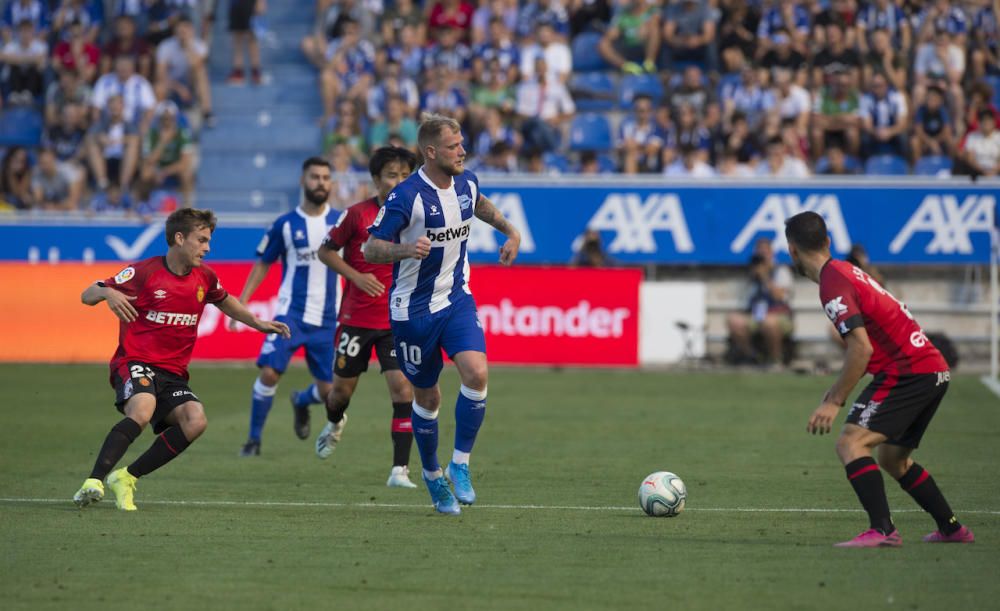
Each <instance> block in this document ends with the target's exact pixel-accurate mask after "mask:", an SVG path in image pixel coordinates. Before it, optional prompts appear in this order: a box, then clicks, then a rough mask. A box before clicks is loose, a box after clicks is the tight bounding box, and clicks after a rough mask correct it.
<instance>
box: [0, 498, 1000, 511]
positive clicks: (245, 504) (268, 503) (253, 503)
mask: <svg viewBox="0 0 1000 611" xmlns="http://www.w3.org/2000/svg"><path fill="white" fill-rule="evenodd" d="M0 503H22V504H30V503H46V504H52V503H65V504H67V505H68V504H70V503H72V500H71V499H68V498H67V499H45V498H23V497H21V498H0ZM139 504H140V505H176V506H182V507H183V506H188V507H291V508H294V507H327V508H352V507H356V508H359V509H368V508H375V509H400V508H401V509H430V505H426V504H415V503H336V502H326V501H204V500H192V501H164V500H145V501H140V502H139ZM476 507H480V508H482V509H510V510H516V511H536V510H558V511H638V510H639V508H638V507H615V506H587V505H489V504H482V505H480V504H477V505H476ZM684 511H705V512H714V513H860V512H862V510H861V509H847V508H838V507H831V508H823V507H690V506H688V507H686V508H685V509H684ZM893 513H923V510H922V509H895V510H893ZM955 513H958V514H981V515H1000V511H997V510H992V509H965V510H961V511H956V512H955Z"/></svg>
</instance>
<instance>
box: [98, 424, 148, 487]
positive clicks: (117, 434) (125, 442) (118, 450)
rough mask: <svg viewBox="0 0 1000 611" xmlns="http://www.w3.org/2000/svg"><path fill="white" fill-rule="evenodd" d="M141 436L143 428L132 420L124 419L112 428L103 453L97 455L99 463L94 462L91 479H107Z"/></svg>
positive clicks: (106, 438) (102, 449) (105, 440)
mask: <svg viewBox="0 0 1000 611" xmlns="http://www.w3.org/2000/svg"><path fill="white" fill-rule="evenodd" d="M140 434H142V427H141V426H139V423H138V422H136V421H135V420H132V419H131V418H122V419H121V420H120V421H119V422H118V424H116V425H114V426H113V427H111V431H110V432H109V433H108V436H107V437H105V438H104V445H102V446H101V451H100V452H98V453H97V461H96V462H94V468H93V470H91V472H90V477H92V478H94V479H99V480H103V479H104V478H105V477H107V476H108V473H111V470H112V469H114V468H115V465H117V464H118V461H119V460H121V459H122V456H125V452H126V451H127V450H128V447H129V446H130V445H132V442H133V441H135V440H136V439H138V437H139V435H140Z"/></svg>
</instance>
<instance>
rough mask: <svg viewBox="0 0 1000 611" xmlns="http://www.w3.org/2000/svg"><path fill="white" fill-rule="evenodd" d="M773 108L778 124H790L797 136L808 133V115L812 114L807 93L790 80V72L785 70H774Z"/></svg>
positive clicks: (810, 101) (810, 102)
mask: <svg viewBox="0 0 1000 611" xmlns="http://www.w3.org/2000/svg"><path fill="white" fill-rule="evenodd" d="M771 91H772V94H773V96H774V106H773V107H772V108H774V109H776V110H777V113H778V118H779V119H780V122H786V121H788V122H792V123H794V124H795V129H796V130H798V132H799V134H800V135H802V136H805V135H806V134H808V133H809V114H810V113H811V112H812V100H811V99H810V98H809V92H808V91H806V90H805V89H804V88H803V87H800V86H799V85H797V84H796V83H795V82H794V81H793V80H792V72H791V70H788V69H787V68H775V70H774V89H772V90H771Z"/></svg>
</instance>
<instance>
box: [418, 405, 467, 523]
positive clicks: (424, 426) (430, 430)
mask: <svg viewBox="0 0 1000 611" xmlns="http://www.w3.org/2000/svg"><path fill="white" fill-rule="evenodd" d="M437 418H438V410H434V411H430V410H428V409H424V408H423V407H420V405H418V404H417V402H416V401H414V402H413V416H412V417H411V421H412V424H413V439H414V440H415V441H416V442H417V450H418V451H419V452H420V462H421V463H422V464H423V467H424V475H423V477H424V483H425V484H426V485H427V491H428V492H430V495H431V502H432V503H433V504H434V509H436V510H437V511H438V512H439V513H443V514H449V515H457V514H459V513H461V512H462V510H461V509H460V508H459V506H458V501H457V500H456V499H455V495H453V494H452V493H451V488H449V487H448V480H446V479H445V477H444V473H442V472H441V464H440V463H439V462H438V457H437V446H438V420H437Z"/></svg>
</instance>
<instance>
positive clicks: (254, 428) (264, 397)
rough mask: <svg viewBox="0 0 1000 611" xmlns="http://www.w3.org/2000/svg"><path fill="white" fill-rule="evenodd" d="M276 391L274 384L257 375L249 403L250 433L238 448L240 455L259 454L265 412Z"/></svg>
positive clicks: (265, 416)
mask: <svg viewBox="0 0 1000 611" xmlns="http://www.w3.org/2000/svg"><path fill="white" fill-rule="evenodd" d="M277 392H278V387H277V386H276V385H270V386H269V385H267V384H265V383H264V382H263V380H261V379H260V378H259V377H258V378H257V379H256V380H255V381H254V383H253V399H252V400H251V403H250V434H249V435H248V436H247V442H246V443H245V444H243V447H242V448H240V456H243V457H249V456H260V439H261V435H262V434H263V431H264V423H265V422H267V414H268V413H269V412H270V411H271V405H272V404H273V403H274V395H275V393H277Z"/></svg>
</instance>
